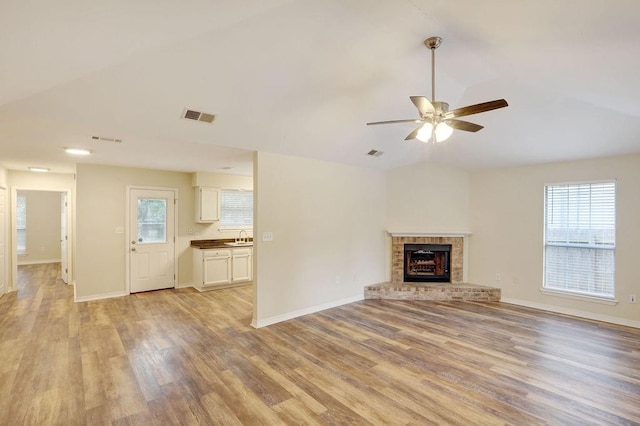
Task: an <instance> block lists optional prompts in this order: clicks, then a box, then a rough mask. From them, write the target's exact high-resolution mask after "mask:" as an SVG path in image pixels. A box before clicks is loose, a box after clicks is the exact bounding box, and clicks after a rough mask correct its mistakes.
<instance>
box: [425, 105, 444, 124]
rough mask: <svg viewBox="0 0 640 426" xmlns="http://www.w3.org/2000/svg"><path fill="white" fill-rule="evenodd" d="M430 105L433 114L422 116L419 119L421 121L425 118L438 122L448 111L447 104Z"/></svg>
mask: <svg viewBox="0 0 640 426" xmlns="http://www.w3.org/2000/svg"><path fill="white" fill-rule="evenodd" d="M431 105H433V109H434V112H433V113H427V114H422V115H421V117H422V118H423V119H425V118H434V121H436V122H437V121H440V120H441V119H442V118H443V117H444V114H446V112H447V111H449V104H448V103H446V102H439V101H436V102H431Z"/></svg>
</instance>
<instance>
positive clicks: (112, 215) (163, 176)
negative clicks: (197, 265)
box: [76, 164, 250, 300]
mask: <svg viewBox="0 0 640 426" xmlns="http://www.w3.org/2000/svg"><path fill="white" fill-rule="evenodd" d="M211 175H213V176H208V178H211V179H215V178H216V176H215V174H211ZM77 176H78V182H77V194H78V195H77V199H78V202H77V211H76V214H77V235H78V238H77V257H78V261H77V265H78V266H77V274H76V277H77V278H76V298H78V299H80V300H86V299H89V298H98V297H107V296H109V295H118V294H122V293H124V292H125V291H126V270H125V266H126V255H127V253H128V245H127V243H126V241H125V237H126V234H125V233H121V234H119V233H116V228H122V229H126V227H127V224H126V211H125V210H126V197H127V186H128V185H138V186H149V187H166V188H177V189H178V198H179V201H178V229H176V248H177V252H178V286H185V285H190V284H191V281H192V273H191V270H192V265H191V259H192V256H191V249H190V244H191V240H192V239H210V238H223V237H222V236H221V235H220V233H218V232H217V228H215V226H213V225H206V224H196V223H195V220H194V218H195V213H194V197H195V191H194V188H193V186H192V175H191V173H181V172H169V171H161V170H147V169H136V168H126V167H112V166H97V165H90V164H79V165H78V166H77ZM224 179H226V180H224V183H225V184H231V183H233V180H234V179H233V178H232V177H226V178H224ZM238 179H239V180H240V181H241V182H242V183H243V184H244V182H245V180H246V179H247V178H246V177H239V178H238ZM249 179H250V178H249ZM190 231H191V232H193V233H191V234H190V233H189V232H190Z"/></svg>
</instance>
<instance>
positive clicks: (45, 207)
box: [18, 191, 61, 264]
mask: <svg viewBox="0 0 640 426" xmlns="http://www.w3.org/2000/svg"><path fill="white" fill-rule="evenodd" d="M18 195H23V196H25V197H26V198H27V253H26V255H25V256H19V257H18V264H28V263H40V262H59V261H60V232H61V226H60V212H61V209H60V208H61V205H60V203H61V201H60V195H61V193H60V192H55V191H18Z"/></svg>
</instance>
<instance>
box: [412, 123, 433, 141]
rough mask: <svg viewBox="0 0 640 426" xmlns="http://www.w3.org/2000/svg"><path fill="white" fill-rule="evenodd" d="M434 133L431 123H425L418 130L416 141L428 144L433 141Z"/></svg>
mask: <svg viewBox="0 0 640 426" xmlns="http://www.w3.org/2000/svg"><path fill="white" fill-rule="evenodd" d="M432 132H433V125H432V124H431V123H424V124H423V125H422V127H420V130H418V134H417V135H416V139H418V140H419V141H421V142H424V143H427V142H429V140H430V139H431V133H432Z"/></svg>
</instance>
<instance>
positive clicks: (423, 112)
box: [367, 37, 509, 142]
mask: <svg viewBox="0 0 640 426" xmlns="http://www.w3.org/2000/svg"><path fill="white" fill-rule="evenodd" d="M440 43H442V39H441V38H440V37H429V38H428V39H426V40H425V41H424V44H425V45H426V46H427V47H428V48H429V49H431V101H429V100H428V99H427V98H426V97H425V96H410V97H409V98H410V99H411V102H413V104H414V105H415V106H416V108H418V112H419V113H420V118H416V119H406V120H390V121H374V122H371V123H367V125H368V126H371V125H377V124H393V123H420V127H418V128H416V129H415V130H414V131H412V132H411V133H409V135H407V137H406V138H404V139H405V140H410V139H418V140H421V141H422V142H429V140H431V141H436V142H442V141H444V140H446V139H447V138H449V136H451V134H452V133H453V129H457V130H464V131H465V132H477V131H478V130H481V129H482V128H483V126H480V125H479V124H475V123H470V122H468V121H462V120H458V117H464V116H466V115H472V114H479V113H481V112H487V111H491V110H494V109H498V108H504V107H506V106H509V104H508V103H507V101H505V100H504V99H497V100H495V101H489V102H483V103H481V104H475V105H468V106H465V107H462V108H458V109H454V110H453V111H449V104H448V103H446V102H439V101H436V100H435V98H436V68H435V62H436V49H437V48H438V46H440Z"/></svg>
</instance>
